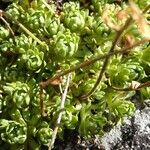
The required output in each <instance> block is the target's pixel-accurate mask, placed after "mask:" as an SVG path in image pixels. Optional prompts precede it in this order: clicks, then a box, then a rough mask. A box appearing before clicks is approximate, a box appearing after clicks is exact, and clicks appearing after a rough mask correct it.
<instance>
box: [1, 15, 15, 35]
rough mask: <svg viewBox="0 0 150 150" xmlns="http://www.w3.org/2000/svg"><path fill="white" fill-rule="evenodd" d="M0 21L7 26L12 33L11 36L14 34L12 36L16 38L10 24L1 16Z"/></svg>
mask: <svg viewBox="0 0 150 150" xmlns="http://www.w3.org/2000/svg"><path fill="white" fill-rule="evenodd" d="M0 19H1V20H2V21H3V22H4V23H5V24H6V26H7V28H8V29H9V31H10V32H11V34H12V36H13V37H14V36H15V34H14V32H13V30H12V29H11V27H10V25H9V23H8V22H7V21H6V20H5V19H4V18H3V17H2V16H0Z"/></svg>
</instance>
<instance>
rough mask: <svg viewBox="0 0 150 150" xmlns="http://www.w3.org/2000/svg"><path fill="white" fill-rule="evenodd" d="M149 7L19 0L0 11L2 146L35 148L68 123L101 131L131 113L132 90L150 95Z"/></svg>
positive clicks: (81, 129)
mask: <svg viewBox="0 0 150 150" xmlns="http://www.w3.org/2000/svg"><path fill="white" fill-rule="evenodd" d="M138 5H139V6H140V8H141V10H140V9H139V8H138ZM144 7H146V9H145V10H143V8H144ZM149 7H150V6H149V3H148V2H146V1H144V2H142V1H138V2H137V3H136V4H135V3H133V2H132V1H130V3H129V4H128V3H126V2H124V1H121V2H120V4H116V3H115V1H113V0H111V1H109V0H108V1H100V0H93V1H92V2H91V3H89V4H88V5H86V1H71V2H63V3H62V10H59V9H58V8H57V4H55V2H51V3H50V4H48V3H46V2H45V1H44V0H33V1H32V2H29V1H17V0H16V1H14V2H12V4H10V5H9V6H8V7H7V9H6V10H5V11H1V14H0V19H1V21H2V24H1V25H0V67H1V72H0V113H1V116H0V131H1V134H0V137H1V139H2V142H1V143H0V146H1V147H6V148H8V149H9V148H10V147H11V146H12V148H14V149H28V148H29V149H40V147H41V146H42V145H46V146H48V145H49V144H50V142H51V139H52V140H54V137H53V133H54V131H56V132H55V134H57V130H58V138H63V132H64V129H66V128H67V129H71V130H78V132H79V133H80V135H81V136H84V137H91V136H93V135H95V134H100V135H103V134H104V128H105V126H107V125H111V126H114V125H115V124H116V123H117V122H118V121H120V120H123V117H124V116H129V115H133V114H134V111H135V106H134V104H133V103H132V102H131V101H130V100H131V98H132V96H134V95H135V94H136V90H139V91H140V92H141V95H142V97H143V98H150V94H149V93H150V92H149V91H150V90H149V87H148V86H149V85H150V81H149V76H150V72H149V66H150V62H149V55H150V47H149V40H150V37H149V35H150V34H149V33H150V29H149V26H148V23H147V22H148V19H149V17H150V16H149V13H148V10H149ZM142 10H143V13H142V12H141V11H142ZM68 74H69V75H70V74H71V79H70V82H67V81H68V78H69V77H68ZM133 81H137V82H136V83H137V84H136V85H135V82H133ZM133 83H134V84H133ZM66 84H69V85H68V88H66V87H67V86H66ZM65 89H67V90H65ZM64 91H67V92H66V93H65V92H64ZM64 93H65V94H64ZM63 99H64V101H63V103H62V100H63ZM60 104H61V106H60ZM60 114H61V117H62V118H61V117H60V118H59V117H58V116H60ZM58 118H59V119H60V120H59V123H60V125H59V127H58V128H57V127H56V128H55V125H56V126H57V124H56V122H57V121H58ZM53 142H54V141H53ZM51 146H52V145H51Z"/></svg>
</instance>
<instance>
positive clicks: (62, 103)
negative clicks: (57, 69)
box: [48, 73, 71, 150]
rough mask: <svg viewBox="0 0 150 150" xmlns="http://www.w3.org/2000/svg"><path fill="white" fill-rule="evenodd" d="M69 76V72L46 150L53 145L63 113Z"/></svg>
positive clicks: (49, 149)
mask: <svg viewBox="0 0 150 150" xmlns="http://www.w3.org/2000/svg"><path fill="white" fill-rule="evenodd" d="M70 78H71V74H70V73H69V75H68V77H67V81H66V86H65V89H64V92H63V93H62V97H61V104H60V113H59V115H58V118H57V121H56V125H55V128H54V131H53V134H52V139H51V141H50V143H49V147H48V150H51V149H52V148H53V146H54V143H55V139H56V135H57V131H58V127H59V124H60V122H61V118H62V115H63V111H62V110H64V105H65V100H66V96H67V91H68V87H69V82H70Z"/></svg>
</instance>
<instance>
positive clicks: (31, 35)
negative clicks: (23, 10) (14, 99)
mask: <svg viewBox="0 0 150 150" xmlns="http://www.w3.org/2000/svg"><path fill="white" fill-rule="evenodd" d="M3 14H4V15H5V16H6V17H8V18H10V19H11V20H13V21H14V22H15V23H16V24H17V25H18V26H19V27H20V28H21V29H22V30H23V31H25V32H26V33H27V34H28V35H29V36H30V37H32V38H33V39H34V40H35V41H36V42H37V43H39V44H40V45H42V46H43V45H44V44H45V42H42V41H41V40H39V39H38V38H37V37H36V36H35V35H34V34H33V33H31V32H30V31H29V30H28V29H27V28H26V27H25V26H24V25H23V24H21V23H20V22H19V21H18V20H16V19H15V18H14V17H12V16H11V15H10V14H8V13H6V12H3Z"/></svg>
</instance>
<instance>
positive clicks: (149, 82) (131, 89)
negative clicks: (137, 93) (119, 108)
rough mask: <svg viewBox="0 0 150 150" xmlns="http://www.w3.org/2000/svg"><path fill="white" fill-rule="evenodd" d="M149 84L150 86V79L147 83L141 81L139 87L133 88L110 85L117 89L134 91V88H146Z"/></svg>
mask: <svg viewBox="0 0 150 150" xmlns="http://www.w3.org/2000/svg"><path fill="white" fill-rule="evenodd" d="M148 86H150V81H147V82H145V83H141V84H140V85H139V86H138V87H137V88H132V87H127V88H119V87H114V86H110V87H111V88H112V89H114V90H117V91H134V90H140V89H141V88H145V87H148Z"/></svg>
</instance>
